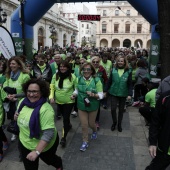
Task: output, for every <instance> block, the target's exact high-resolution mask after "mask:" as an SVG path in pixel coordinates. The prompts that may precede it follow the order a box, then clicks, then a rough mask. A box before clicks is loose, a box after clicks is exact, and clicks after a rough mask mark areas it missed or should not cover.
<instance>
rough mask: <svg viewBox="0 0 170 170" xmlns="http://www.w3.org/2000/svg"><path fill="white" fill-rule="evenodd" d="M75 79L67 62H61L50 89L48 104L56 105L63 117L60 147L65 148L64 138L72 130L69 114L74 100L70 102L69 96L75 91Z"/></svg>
mask: <svg viewBox="0 0 170 170" xmlns="http://www.w3.org/2000/svg"><path fill="white" fill-rule="evenodd" d="M75 86H76V77H75V76H74V75H73V74H71V67H70V64H69V63H68V62H67V61H62V62H61V63H60V64H59V67H58V72H57V73H56V74H54V75H53V78H52V81H51V84H50V87H51V93H50V97H49V99H50V102H51V103H57V107H58V108H59V110H60V112H61V114H62V116H63V125H64V129H63V136H62V139H61V141H60V145H61V146H62V147H65V145H66V137H67V134H68V132H69V130H70V129H71V128H72V125H71V123H70V114H71V111H72V109H73V106H74V102H75V101H74V100H71V98H70V97H71V95H72V93H73V92H74V90H75Z"/></svg>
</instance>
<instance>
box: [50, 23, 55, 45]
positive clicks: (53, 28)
mask: <svg viewBox="0 0 170 170" xmlns="http://www.w3.org/2000/svg"><path fill="white" fill-rule="evenodd" d="M49 29H50V32H51V35H50V38H51V40H52V47H53V44H54V43H53V39H54V33H55V32H56V30H55V27H54V25H53V24H51V25H50V26H49Z"/></svg>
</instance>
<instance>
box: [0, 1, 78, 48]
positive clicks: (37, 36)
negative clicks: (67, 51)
mask: <svg viewBox="0 0 170 170" xmlns="http://www.w3.org/2000/svg"><path fill="white" fill-rule="evenodd" d="M19 5H20V4H19V2H18V0H2V1H1V3H0V6H1V8H2V9H3V11H5V12H6V13H7V22H6V23H4V24H3V26H4V27H6V28H7V29H8V30H9V31H10V27H11V24H10V20H11V15H12V13H13V12H14V11H15V10H16V8H17V7H18V6H19ZM77 31H78V27H77V25H76V24H75V23H73V22H71V21H70V20H68V19H66V18H63V16H62V15H60V11H59V8H58V4H54V5H53V7H52V8H51V9H49V10H48V12H47V13H46V14H45V15H44V16H43V17H42V18H41V19H40V20H39V22H38V23H37V24H35V25H34V42H33V48H34V49H39V47H40V46H43V47H45V46H48V47H50V46H60V47H65V46H70V45H71V44H72V42H73V41H74V39H76V35H75V32H77Z"/></svg>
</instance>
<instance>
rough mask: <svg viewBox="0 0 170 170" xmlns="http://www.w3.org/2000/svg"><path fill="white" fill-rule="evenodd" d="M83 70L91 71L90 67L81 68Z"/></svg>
mask: <svg viewBox="0 0 170 170" xmlns="http://www.w3.org/2000/svg"><path fill="white" fill-rule="evenodd" d="M83 71H91V68H83Z"/></svg>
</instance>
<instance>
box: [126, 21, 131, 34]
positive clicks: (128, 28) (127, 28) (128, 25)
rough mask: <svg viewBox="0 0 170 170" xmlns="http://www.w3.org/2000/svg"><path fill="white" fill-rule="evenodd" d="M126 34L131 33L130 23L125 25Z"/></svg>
mask: <svg viewBox="0 0 170 170" xmlns="http://www.w3.org/2000/svg"><path fill="white" fill-rule="evenodd" d="M125 33H130V24H129V23H127V24H126V25H125Z"/></svg>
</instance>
